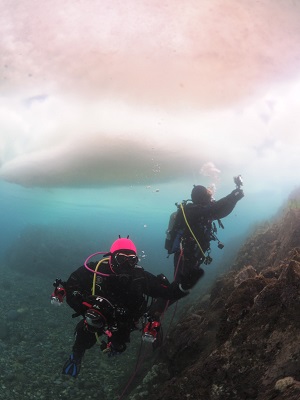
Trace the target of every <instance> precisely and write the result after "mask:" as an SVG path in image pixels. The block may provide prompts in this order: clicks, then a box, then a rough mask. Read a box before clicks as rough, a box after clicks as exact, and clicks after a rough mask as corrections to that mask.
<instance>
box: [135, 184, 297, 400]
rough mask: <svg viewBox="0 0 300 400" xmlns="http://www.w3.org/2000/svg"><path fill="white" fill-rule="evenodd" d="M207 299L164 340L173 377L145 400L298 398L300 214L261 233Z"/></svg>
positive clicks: (289, 213) (289, 214)
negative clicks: (203, 305)
mask: <svg viewBox="0 0 300 400" xmlns="http://www.w3.org/2000/svg"><path fill="white" fill-rule="evenodd" d="M299 198H300V191H299ZM299 198H297V199H295V198H293V204H294V203H295V202H299ZM209 294H210V297H209V301H207V302H206V305H205V308H202V303H201V299H202V298H203V294H202V296H201V299H199V302H198V304H194V305H193V307H192V308H191V309H192V312H189V313H186V314H185V315H184V316H183V317H182V318H181V319H180V320H179V321H178V323H177V325H176V326H175V327H174V328H173V329H172V331H171V333H170V334H169V335H168V337H167V338H166V340H165V342H164V345H163V347H162V348H161V352H160V355H159V357H158V359H157V363H161V362H162V361H163V362H164V364H165V365H166V368H167V369H168V372H169V374H170V378H169V379H167V380H166V382H165V383H160V384H159V385H158V386H156V387H155V389H154V388H152V390H151V388H150V389H149V387H147V389H148V390H149V394H148V396H147V400H171V399H172V400H182V398H189V399H197V400H208V399H210V400H251V399H253V400H270V399H273V398H274V399H275V398H276V399H278V400H279V399H280V400H299V399H300V382H298V378H299V367H300V356H299V355H300V342H299V341H298V340H297V339H296V338H298V337H300V313H299V310H300V208H299V207H298V208H295V207H293V208H290V207H287V208H284V209H283V210H282V212H281V214H280V215H278V216H277V217H276V220H275V221H274V222H273V223H268V224H264V225H263V226H262V227H259V228H257V230H256V232H254V233H253V234H252V235H251V237H250V238H249V239H248V240H246V242H245V244H244V245H243V246H242V247H241V250H240V251H239V252H238V254H237V257H236V260H235V261H234V264H233V265H232V268H231V269H230V270H229V272H228V273H227V274H225V275H223V276H222V277H221V278H219V279H218V280H217V281H216V282H215V284H214V285H213V287H212V288H211V289H210V293H209ZM206 298H207V297H206ZM142 390H143V387H142V388H141V391H142Z"/></svg>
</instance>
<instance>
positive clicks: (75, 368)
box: [51, 237, 190, 377]
mask: <svg viewBox="0 0 300 400" xmlns="http://www.w3.org/2000/svg"><path fill="white" fill-rule="evenodd" d="M96 254H104V253H103V252H99V253H95V254H92V255H91V256H90V257H88V259H87V260H86V262H85V263H84V265H83V266H81V267H79V268H78V269H77V270H76V271H74V272H73V273H72V274H71V275H70V277H69V279H68V280H67V282H62V281H61V280H56V282H55V283H54V286H55V290H54V292H53V294H52V300H51V302H52V303H53V304H61V303H62V301H63V298H64V297H65V296H66V301H67V304H68V305H69V306H70V307H71V308H73V310H74V311H75V314H73V317H77V316H82V317H83V318H82V319H81V320H80V322H79V323H78V324H77V326H76V328H75V343H74V345H73V348H72V353H71V355H70V357H69V359H68V360H67V361H66V363H65V364H64V366H63V370H62V373H63V374H65V375H70V376H72V377H77V375H78V373H79V371H80V366H81V362H82V359H83V356H84V353H85V351H86V350H87V349H90V348H91V347H92V346H93V345H94V344H95V343H96V342H97V341H98V342H99V344H100V348H101V350H102V351H103V352H105V353H108V355H110V356H111V355H116V354H119V353H122V352H124V351H125V350H126V343H129V342H130V333H131V332H132V331H133V330H136V329H137V325H136V324H137V322H138V321H139V319H141V318H142V317H144V319H145V323H144V325H143V334H142V335H143V336H142V338H143V340H144V341H148V342H152V343H153V342H154V341H155V340H158V338H159V331H160V322H159V321H158V320H155V319H154V318H152V317H151V315H150V314H147V313H148V312H149V308H150V306H151V301H149V300H150V298H158V297H160V298H163V299H166V300H167V299H170V300H173V301H176V300H178V299H180V298H182V297H184V296H186V295H187V294H188V293H189V291H188V290H187V289H186V288H185V287H184V285H183V284H179V283H177V282H173V283H169V282H168V280H167V278H166V277H165V276H164V275H163V274H161V275H158V276H155V275H152V274H151V273H149V272H147V271H145V270H144V269H143V268H142V267H140V266H139V265H138V256H137V249H136V246H135V244H134V243H133V242H132V241H131V240H130V239H129V238H128V237H127V238H121V237H119V239H117V240H116V241H115V242H114V243H113V244H112V246H111V248H110V252H109V253H106V254H104V258H103V259H101V260H100V261H99V262H89V260H90V259H91V258H92V257H93V256H95V255H96ZM188 286H190V285H188ZM148 303H150V304H149V305H148ZM100 336H103V337H104V338H105V339H106V340H101V341H100Z"/></svg>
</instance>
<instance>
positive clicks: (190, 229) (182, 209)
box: [180, 203, 206, 258]
mask: <svg viewBox="0 0 300 400" xmlns="http://www.w3.org/2000/svg"><path fill="white" fill-rule="evenodd" d="M180 207H181V211H182V214H183V218H184V220H185V223H186V225H187V227H188V228H189V231H190V232H191V235H192V236H193V238H194V239H195V241H196V243H197V245H198V247H199V249H200V251H201V253H202V254H203V257H204V258H206V255H205V254H204V251H203V250H202V247H201V246H200V243H199V242H198V240H197V238H196V236H195V234H194V232H193V231H192V228H191V227H190V225H189V223H188V220H187V218H186V215H185V212H184V208H183V205H182V203H180Z"/></svg>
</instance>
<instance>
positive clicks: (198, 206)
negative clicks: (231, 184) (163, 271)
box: [170, 185, 244, 287]
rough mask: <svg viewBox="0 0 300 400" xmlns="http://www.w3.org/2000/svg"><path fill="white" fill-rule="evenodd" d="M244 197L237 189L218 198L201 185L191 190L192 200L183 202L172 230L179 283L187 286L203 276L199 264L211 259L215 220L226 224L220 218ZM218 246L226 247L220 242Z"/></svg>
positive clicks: (175, 274) (172, 251) (175, 265)
mask: <svg viewBox="0 0 300 400" xmlns="http://www.w3.org/2000/svg"><path fill="white" fill-rule="evenodd" d="M243 197H244V193H243V191H242V190H241V189H240V188H237V189H235V190H233V191H232V192H231V193H230V194H229V195H227V196H226V197H223V198H222V199H220V200H218V201H215V200H213V198H212V193H211V191H210V190H209V189H207V188H205V187H204V186H201V185H197V186H194V188H193V190H192V193H191V199H192V203H185V204H182V208H179V210H178V212H177V215H176V219H175V222H174V227H173V229H172V233H171V235H173V246H172V249H171V251H170V253H174V279H175V281H176V282H178V283H186V287H187V286H188V282H189V283H190V284H191V285H193V286H194V285H195V283H196V282H197V281H198V280H199V279H200V278H201V277H202V276H203V275H204V270H203V269H202V268H201V267H200V265H201V264H202V263H205V264H209V263H210V262H211V261H212V259H211V258H210V256H209V251H210V242H211V241H212V240H213V241H214V240H218V239H217V237H216V235H215V233H216V228H215V224H214V222H213V221H215V220H218V222H219V225H220V226H221V227H223V225H222V223H221V221H220V219H221V218H225V217H227V216H228V215H229V214H230V213H231V212H232V211H233V209H234V207H235V206H236V204H237V202H238V201H239V200H241V199H242V198H243ZM197 242H198V243H197ZM218 242H219V241H218ZM199 245H200V246H199ZM218 246H219V247H220V248H222V247H223V245H222V243H220V242H219V245H218ZM207 253H208V254H207Z"/></svg>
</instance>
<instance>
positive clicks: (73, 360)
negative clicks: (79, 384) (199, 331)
mask: <svg viewBox="0 0 300 400" xmlns="http://www.w3.org/2000/svg"><path fill="white" fill-rule="evenodd" d="M81 360H82V356H80V355H78V354H76V353H72V354H71V355H70V357H69V359H68V360H67V361H66V362H65V364H64V366H63V370H62V373H63V374H64V375H70V376H72V377H73V378H76V377H77V375H78V374H79V371H80V367H81Z"/></svg>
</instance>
